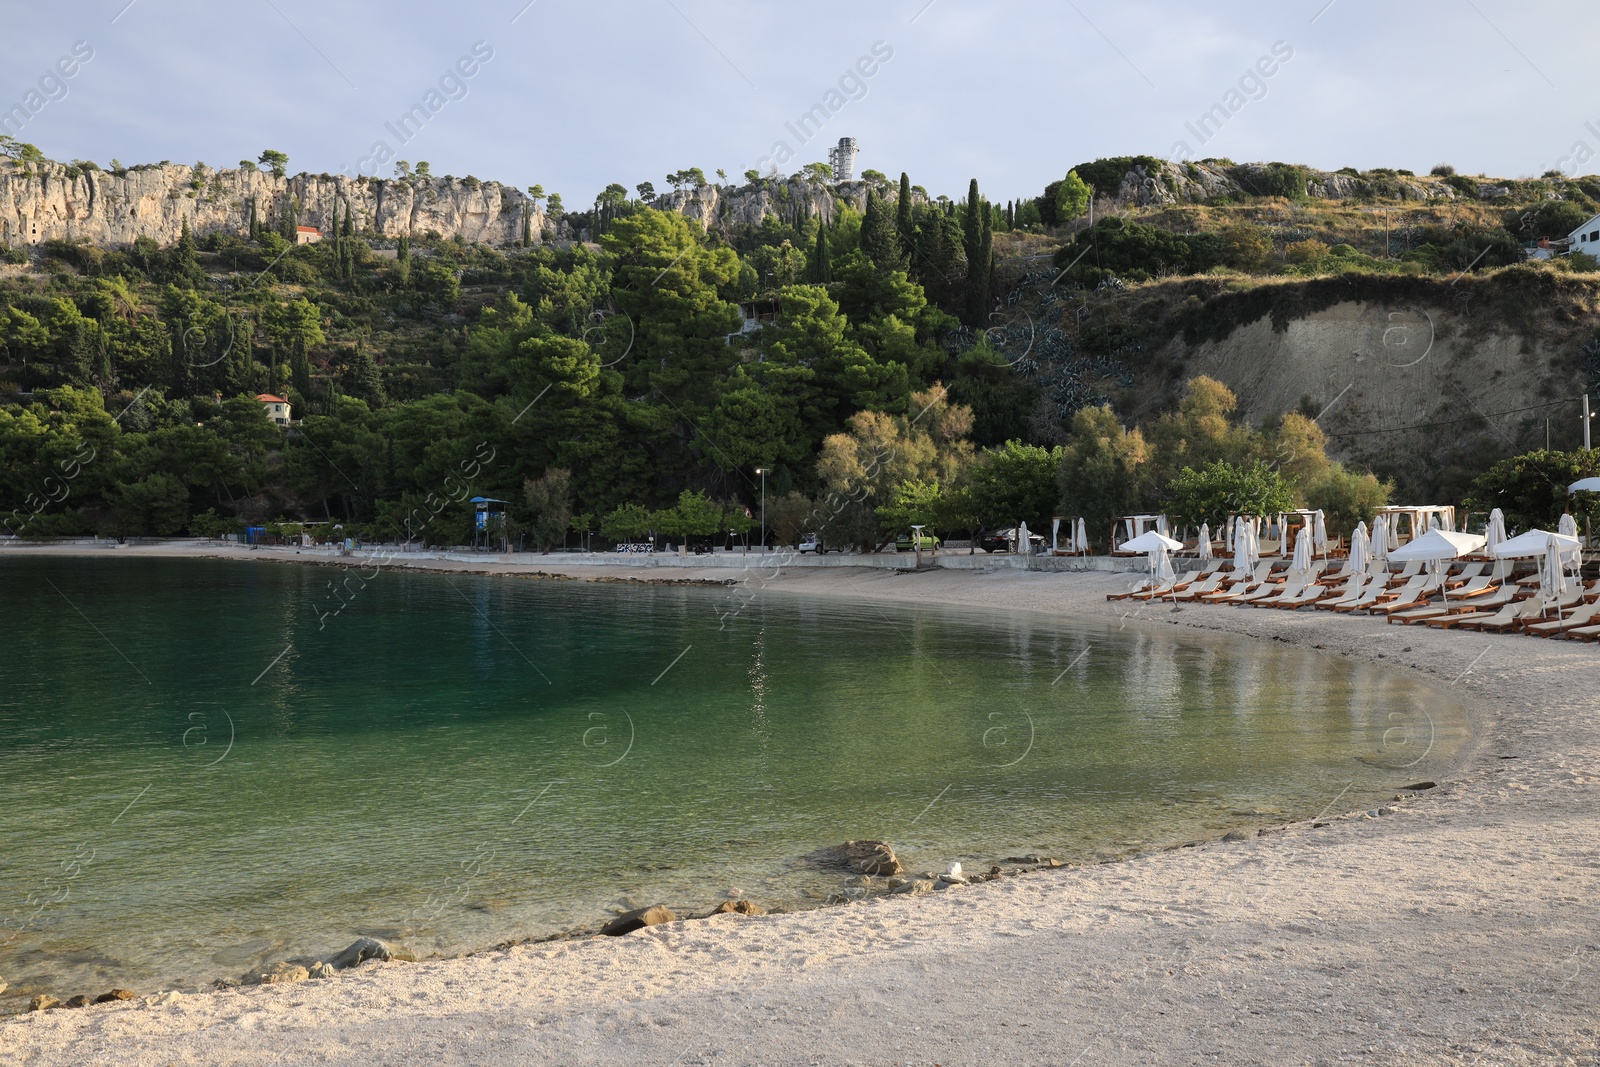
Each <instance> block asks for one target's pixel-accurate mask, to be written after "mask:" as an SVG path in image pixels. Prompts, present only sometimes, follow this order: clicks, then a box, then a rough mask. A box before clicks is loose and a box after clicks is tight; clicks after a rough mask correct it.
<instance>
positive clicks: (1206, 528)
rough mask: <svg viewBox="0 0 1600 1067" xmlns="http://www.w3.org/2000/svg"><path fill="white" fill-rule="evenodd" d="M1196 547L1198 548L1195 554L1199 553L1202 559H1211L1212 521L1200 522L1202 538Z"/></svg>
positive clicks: (1196, 543)
mask: <svg viewBox="0 0 1600 1067" xmlns="http://www.w3.org/2000/svg"><path fill="white" fill-rule="evenodd" d="M1195 548H1196V550H1197V551H1196V553H1195V554H1196V555H1198V556H1199V557H1200V558H1201V559H1210V558H1211V524H1210V523H1208V522H1202V523H1201V524H1200V539H1199V540H1198V541H1196V542H1195Z"/></svg>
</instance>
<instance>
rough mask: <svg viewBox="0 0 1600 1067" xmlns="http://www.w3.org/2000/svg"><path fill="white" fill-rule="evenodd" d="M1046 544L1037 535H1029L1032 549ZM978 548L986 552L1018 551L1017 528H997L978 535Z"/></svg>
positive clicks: (1029, 543)
mask: <svg viewBox="0 0 1600 1067" xmlns="http://www.w3.org/2000/svg"><path fill="white" fill-rule="evenodd" d="M1043 544H1044V538H1043V537H1042V536H1041V535H1039V534H1036V533H1030V534H1029V535H1028V545H1029V547H1030V548H1039V547H1040V546H1042V545H1043ZM978 547H979V548H981V549H983V550H984V551H985V552H1015V551H1016V550H1017V528H1016V527H1015V526H997V527H995V528H994V529H992V530H985V531H983V532H982V533H980V534H979V535H978Z"/></svg>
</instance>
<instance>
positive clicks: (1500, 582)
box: [1106, 559, 1600, 641]
mask: <svg viewBox="0 0 1600 1067" xmlns="http://www.w3.org/2000/svg"><path fill="white" fill-rule="evenodd" d="M1343 567H1344V563H1343V561H1340V560H1332V561H1328V560H1317V561H1313V563H1312V565H1311V569H1310V570H1309V571H1305V572H1300V571H1294V570H1291V569H1290V567H1289V561H1287V560H1272V559H1268V560H1262V561H1261V562H1260V563H1258V564H1257V565H1256V567H1255V569H1254V570H1253V571H1251V572H1250V574H1249V575H1248V576H1245V577H1241V576H1240V575H1238V574H1236V573H1235V572H1234V571H1233V569H1232V563H1231V561H1228V560H1213V561H1211V562H1210V563H1209V564H1207V565H1206V567H1205V568H1203V569H1202V570H1199V571H1192V572H1189V573H1187V574H1181V575H1178V576H1177V577H1175V578H1174V579H1173V580H1172V581H1170V582H1165V581H1152V582H1148V583H1146V585H1145V587H1144V588H1140V589H1134V590H1131V591H1129V592H1126V593H1113V594H1111V595H1109V596H1108V597H1107V598H1106V599H1108V600H1170V601H1173V602H1185V601H1188V602H1193V603H1202V604H1235V605H1239V606H1242V607H1253V608H1279V609H1284V610H1289V611H1296V610H1300V609H1311V610H1320V611H1333V612H1339V613H1344V614H1358V613H1359V614H1366V615H1381V616H1384V617H1385V618H1386V619H1387V621H1388V622H1390V623H1400V624H1401V625H1406V626H1410V625H1414V624H1417V623H1422V624H1425V625H1427V626H1432V627H1435V628H1437V629H1460V630H1478V631H1482V632H1488V633H1511V632H1520V633H1526V634H1531V635H1537V636H1541V637H1566V638H1572V639H1579V640H1584V641H1594V640H1600V582H1591V583H1588V584H1584V583H1582V582H1578V583H1569V589H1568V591H1567V592H1566V593H1564V594H1563V595H1561V596H1560V597H1559V598H1556V599H1547V598H1546V597H1544V596H1543V595H1541V592H1540V590H1539V588H1538V582H1539V579H1538V575H1537V574H1533V575H1528V576H1522V577H1518V576H1517V575H1516V573H1515V571H1514V569H1513V566H1512V563H1511V562H1510V561H1508V560H1498V561H1492V562H1471V561H1468V562H1456V563H1452V564H1451V565H1450V566H1449V567H1448V568H1447V569H1444V570H1440V571H1437V572H1435V571H1433V570H1431V569H1427V565H1426V564H1423V563H1408V564H1406V565H1405V567H1404V568H1402V569H1401V570H1399V571H1391V570H1389V568H1388V565H1386V564H1384V563H1376V562H1375V563H1373V564H1372V565H1370V566H1369V567H1368V568H1367V569H1366V570H1363V571H1361V572H1359V573H1357V574H1345V573H1342V572H1341V570H1342V568H1343Z"/></svg>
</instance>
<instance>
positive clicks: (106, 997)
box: [94, 989, 138, 1004]
mask: <svg viewBox="0 0 1600 1067" xmlns="http://www.w3.org/2000/svg"><path fill="white" fill-rule="evenodd" d="M137 995H138V994H136V993H134V991H133V990H131V989H113V990H112V991H111V992H109V993H101V994H100V995H99V996H98V997H95V998H94V1002H95V1003H96V1004H109V1003H111V1002H112V1001H113V1000H132V999H133V998H134V997H135V996H137Z"/></svg>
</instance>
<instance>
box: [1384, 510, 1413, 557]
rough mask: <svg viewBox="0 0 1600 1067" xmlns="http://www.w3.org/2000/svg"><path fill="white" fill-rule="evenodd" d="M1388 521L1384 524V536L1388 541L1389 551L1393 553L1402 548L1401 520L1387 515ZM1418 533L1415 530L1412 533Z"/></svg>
mask: <svg viewBox="0 0 1600 1067" xmlns="http://www.w3.org/2000/svg"><path fill="white" fill-rule="evenodd" d="M1384 518H1385V519H1387V520H1388V521H1387V522H1385V523H1384V524H1383V535H1384V537H1385V538H1386V539H1387V540H1386V544H1387V545H1388V546H1389V548H1388V550H1389V551H1390V552H1393V551H1394V550H1395V549H1397V548H1399V547H1400V520H1399V518H1398V517H1396V516H1394V515H1385V516H1384ZM1415 532H1416V531H1415V530H1413V531H1412V533H1415Z"/></svg>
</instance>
